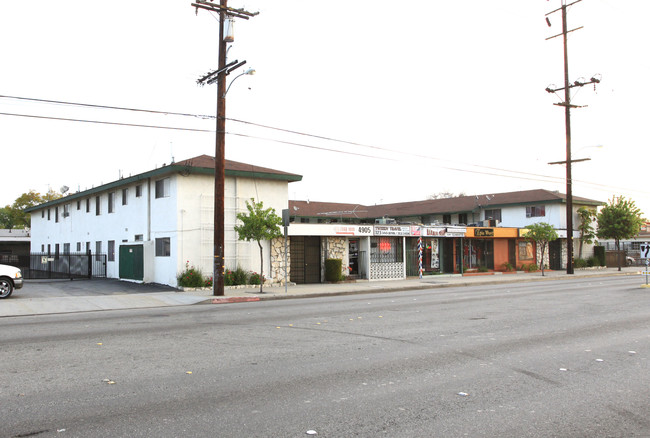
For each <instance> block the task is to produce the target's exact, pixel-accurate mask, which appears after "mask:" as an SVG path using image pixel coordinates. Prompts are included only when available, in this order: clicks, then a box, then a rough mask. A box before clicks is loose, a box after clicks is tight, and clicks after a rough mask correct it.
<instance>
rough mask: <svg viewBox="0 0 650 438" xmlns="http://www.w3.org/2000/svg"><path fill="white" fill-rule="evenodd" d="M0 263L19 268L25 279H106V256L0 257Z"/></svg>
mask: <svg viewBox="0 0 650 438" xmlns="http://www.w3.org/2000/svg"><path fill="white" fill-rule="evenodd" d="M0 263H2V264H5V265H12V266H15V267H17V268H20V270H21V271H22V273H23V278H26V279H56V278H106V254H92V253H70V254H47V253H31V254H29V255H0Z"/></svg>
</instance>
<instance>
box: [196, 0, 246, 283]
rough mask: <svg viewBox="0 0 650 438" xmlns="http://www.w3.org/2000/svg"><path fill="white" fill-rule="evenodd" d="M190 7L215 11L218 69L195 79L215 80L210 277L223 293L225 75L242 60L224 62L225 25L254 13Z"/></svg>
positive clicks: (201, 3)
mask: <svg viewBox="0 0 650 438" xmlns="http://www.w3.org/2000/svg"><path fill="white" fill-rule="evenodd" d="M192 6H194V7H195V8H196V11H197V12H198V10H199V9H206V10H208V11H212V12H218V13H219V63H218V68H217V70H215V71H214V72H212V73H209V74H207V75H206V76H204V77H202V78H201V79H199V80H198V81H197V82H198V83H199V84H201V85H202V84H203V83H208V84H211V83H214V82H215V81H216V82H217V134H216V141H215V150H214V244H213V257H214V260H213V267H212V271H213V276H212V294H213V295H215V296H223V295H224V284H223V283H224V282H223V278H224V273H225V250H224V247H225V237H224V234H225V217H224V216H225V214H224V197H225V184H226V183H225V181H226V92H227V91H226V90H227V88H226V76H228V74H230V72H231V71H233V70H235V69H236V68H238V67H241V66H242V65H244V64H245V63H246V61H242V62H240V63H237V61H235V62H233V63H230V64H228V65H226V45H227V41H226V39H225V37H226V35H225V28H226V20H228V19H231V18H232V17H238V18H243V19H245V20H248V19H249V18H250V17H253V16H255V15H257V13H250V12H246V11H244V10H242V9H233V8H229V7H228V0H219V4H218V5H217V4H216V3H213V2H212V1H205V0H197V1H196V2H195V3H192Z"/></svg>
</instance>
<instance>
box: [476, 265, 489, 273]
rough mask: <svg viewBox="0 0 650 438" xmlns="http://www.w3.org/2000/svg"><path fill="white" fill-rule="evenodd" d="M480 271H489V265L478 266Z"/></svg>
mask: <svg viewBox="0 0 650 438" xmlns="http://www.w3.org/2000/svg"><path fill="white" fill-rule="evenodd" d="M478 272H488V268H487V266H479V267H478Z"/></svg>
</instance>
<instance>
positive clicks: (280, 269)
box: [267, 237, 291, 284]
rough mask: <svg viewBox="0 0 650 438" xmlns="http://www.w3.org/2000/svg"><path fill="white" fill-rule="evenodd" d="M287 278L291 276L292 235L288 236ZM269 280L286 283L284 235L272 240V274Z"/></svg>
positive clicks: (275, 282) (273, 282)
mask: <svg viewBox="0 0 650 438" xmlns="http://www.w3.org/2000/svg"><path fill="white" fill-rule="evenodd" d="M287 278H291V238H290V237H287ZM267 282H270V283H272V284H284V237H278V238H277V239H273V240H271V274H270V275H269V279H268V280H267Z"/></svg>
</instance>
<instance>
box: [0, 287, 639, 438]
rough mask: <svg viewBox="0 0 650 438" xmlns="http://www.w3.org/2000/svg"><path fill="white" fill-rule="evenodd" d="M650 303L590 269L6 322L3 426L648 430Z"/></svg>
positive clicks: (225, 431) (0, 342) (403, 432)
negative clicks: (535, 279)
mask: <svg viewBox="0 0 650 438" xmlns="http://www.w3.org/2000/svg"><path fill="white" fill-rule="evenodd" d="M649 301H650V292H649V291H648V290H646V289H640V288H639V287H638V278H593V279H584V280H571V281H561V280H558V281H550V282H539V283H534V284H523V283H519V284H504V285H491V286H480V287H465V288H444V289H436V290H429V291H411V292H399V293H384V294H379V295H363V296H359V295H356V296H344V297H326V298H314V299H310V300H288V301H287V300H282V301H267V302H255V303H242V304H231V305H228V306H192V307H170V308H164V309H148V310H125V311H111V312H99V313H82V314H69V315H50V316H38V317H20V318H4V319H0V346H1V349H0V358H1V359H0V360H1V362H2V364H3V372H2V373H1V374H0V388H1V391H0V405H1V406H2V407H3V408H2V409H1V410H0V436H2V437H5V436H10V437H11V436H30V434H33V436H39V437H48V436H57V437H62V436H66V437H88V436H93V437H101V436H111V437H114V436H124V437H126V436H128V437H137V436H142V437H149V436H156V437H172V436H227V437H240V436H241V437H302V436H307V435H306V432H307V431H311V430H313V431H316V432H317V433H318V436H319V437H343V436H345V437H349V436H362V437H376V436H390V437H455V436H458V437H462V436H472V437H477V436H478V437H481V436H488V437H492V436H499V437H551V436H561V437H564V436H570V437H599V436H602V437H630V436H638V437H647V436H650V420H649V418H650V415H649V414H650V402H649V400H650V371H649V369H648V358H649V355H650V303H649ZM100 344H101V345H100ZM189 372H191V374H188V373H189ZM104 379H108V381H107V382H105V381H103V380H104ZM111 382H115V383H111Z"/></svg>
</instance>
